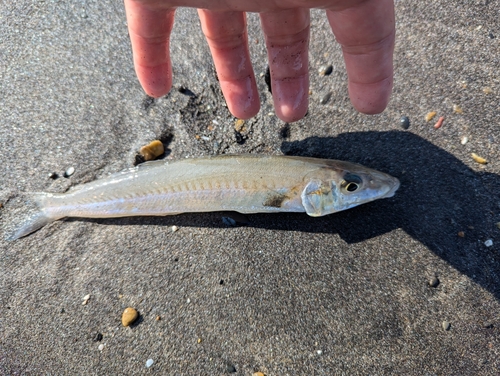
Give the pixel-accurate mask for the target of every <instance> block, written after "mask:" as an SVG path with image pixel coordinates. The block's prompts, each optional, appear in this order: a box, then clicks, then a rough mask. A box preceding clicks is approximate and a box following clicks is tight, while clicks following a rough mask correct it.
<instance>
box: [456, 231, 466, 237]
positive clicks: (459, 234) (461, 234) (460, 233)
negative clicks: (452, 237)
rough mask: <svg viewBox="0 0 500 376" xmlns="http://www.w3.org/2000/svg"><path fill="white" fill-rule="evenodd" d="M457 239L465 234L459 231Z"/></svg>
mask: <svg viewBox="0 0 500 376" xmlns="http://www.w3.org/2000/svg"><path fill="white" fill-rule="evenodd" d="M457 235H458V236H459V237H461V238H463V237H464V236H465V232H463V231H459V232H458V234H457Z"/></svg>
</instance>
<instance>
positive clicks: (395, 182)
mask: <svg viewBox="0 0 500 376" xmlns="http://www.w3.org/2000/svg"><path fill="white" fill-rule="evenodd" d="M388 183H389V185H390V186H391V187H390V188H389V190H388V191H387V193H386V194H384V195H383V196H382V197H381V198H389V197H392V196H394V194H395V193H396V191H397V190H398V188H399V186H400V185H401V183H400V182H399V180H398V179H396V178H394V177H393V178H392V179H391V181H390V182H388Z"/></svg>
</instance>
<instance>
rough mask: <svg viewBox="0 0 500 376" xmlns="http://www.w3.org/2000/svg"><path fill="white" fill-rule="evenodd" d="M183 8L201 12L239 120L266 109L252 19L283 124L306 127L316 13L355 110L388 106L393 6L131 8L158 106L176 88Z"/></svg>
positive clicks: (374, 1)
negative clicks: (251, 45)
mask: <svg viewBox="0 0 500 376" xmlns="http://www.w3.org/2000/svg"><path fill="white" fill-rule="evenodd" d="M177 7H192V8H198V15H199V17H200V21H201V27H202V31H203V33H204V34H205V37H206V39H207V42H208V45H209V47H210V51H211V53H212V57H213V60H214V64H215V68H216V70H217V76H218V78H219V83H220V86H221V89H222V92H223V94H224V97H225V99H226V102H227V105H228V108H229V111H230V112H231V113H232V114H233V115H234V116H235V117H237V118H241V119H248V118H251V117H252V116H255V115H256V114H257V113H258V112H259V108H260V100H259V93H258V90H257V85H256V83H255V75H254V71H253V68H252V66H251V63H250V54H249V50H248V36H247V31H246V15H245V12H258V13H259V15H260V20H261V26H262V30H263V32H264V35H265V42H266V47H267V51H268V59H269V68H270V73H271V85H272V95H273V101H274V107H275V111H276V115H277V116H278V117H279V118H280V119H282V120H283V121H286V122H292V121H297V120H300V119H301V118H303V117H304V116H305V114H306V112H307V107H308V95H309V94H308V91H309V75H308V49H309V29H310V16H309V9H310V8H322V9H325V12H326V16H327V18H328V21H329V23H330V26H331V28H332V31H333V34H334V36H335V39H336V40H337V42H338V43H339V44H340V46H341V47H342V52H343V56H344V62H345V66H346V70H347V76H348V91H349V97H350V99H351V102H352V104H353V106H354V108H355V109H356V110H358V111H359V112H362V113H365V114H376V113H380V112H382V111H383V110H384V109H385V107H386V106H387V103H388V102H389V97H390V95H391V91H392V84H393V65H392V54H393V50H394V38H395V21H394V4H393V0H310V1H308V0H255V1H251V0H125V10H126V14H127V21H128V28H129V33H130V39H131V42H132V50H133V55H134V65H135V70H136V73H137V76H138V78H139V81H140V83H141V85H142V87H143V88H144V90H145V92H146V93H147V94H148V95H150V96H152V97H155V98H157V97H161V96H163V95H165V94H167V93H168V92H169V91H170V89H171V87H172V65H171V62H170V51H169V47H170V46H169V44H170V33H171V31H172V27H173V24H174V14H175V8H177ZM332 40H333V38H332ZM325 43H330V42H329V41H325Z"/></svg>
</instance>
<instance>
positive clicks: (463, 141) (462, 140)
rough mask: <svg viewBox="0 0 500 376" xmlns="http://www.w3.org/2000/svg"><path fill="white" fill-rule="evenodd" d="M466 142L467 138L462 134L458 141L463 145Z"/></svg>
mask: <svg viewBox="0 0 500 376" xmlns="http://www.w3.org/2000/svg"><path fill="white" fill-rule="evenodd" d="M467 142H469V138H468V137H467V136H463V137H462V139H461V140H460V143H461V144H462V145H465V144H466V143H467Z"/></svg>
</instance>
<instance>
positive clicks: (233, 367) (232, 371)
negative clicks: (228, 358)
mask: <svg viewBox="0 0 500 376" xmlns="http://www.w3.org/2000/svg"><path fill="white" fill-rule="evenodd" d="M227 372H229V373H235V372H236V367H235V366H233V365H232V364H228V365H227Z"/></svg>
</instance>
